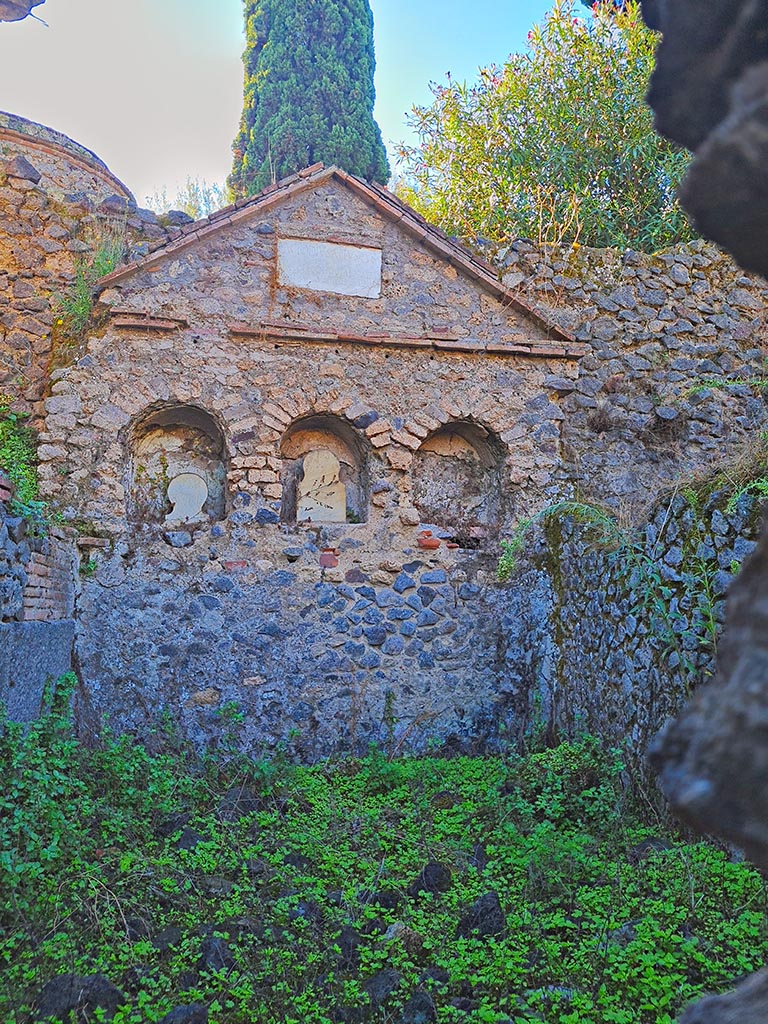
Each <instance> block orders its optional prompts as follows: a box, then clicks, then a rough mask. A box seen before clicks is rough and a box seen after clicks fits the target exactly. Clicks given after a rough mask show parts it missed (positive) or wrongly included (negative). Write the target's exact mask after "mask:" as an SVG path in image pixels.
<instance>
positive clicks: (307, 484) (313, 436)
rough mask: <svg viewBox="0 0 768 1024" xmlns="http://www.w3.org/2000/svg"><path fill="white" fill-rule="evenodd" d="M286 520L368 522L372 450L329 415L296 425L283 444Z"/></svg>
mask: <svg viewBox="0 0 768 1024" xmlns="http://www.w3.org/2000/svg"><path fill="white" fill-rule="evenodd" d="M280 455H281V457H282V460H283V469H282V474H281V480H282V485H283V505H282V510H281V518H282V520H283V522H285V523H301V522H313V523H364V522H367V520H368V505H369V500H370V483H369V457H370V451H369V448H368V446H367V444H366V442H365V441H364V439H363V438H362V436H361V435H360V434H359V433H358V431H356V430H355V429H354V427H352V426H350V425H349V424H348V423H346V422H345V421H344V420H343V419H341V418H340V417H338V416H333V415H328V414H318V415H315V416H307V417H304V418H302V419H300V420H297V421H296V422H295V423H293V424H292V425H291V426H290V427H289V428H288V430H287V431H286V433H285V434H284V435H283V439H282V441H281V443H280Z"/></svg>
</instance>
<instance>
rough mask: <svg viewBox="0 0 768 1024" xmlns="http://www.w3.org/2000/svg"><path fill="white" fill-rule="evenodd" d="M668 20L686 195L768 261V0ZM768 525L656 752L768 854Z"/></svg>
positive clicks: (751, 990)
mask: <svg viewBox="0 0 768 1024" xmlns="http://www.w3.org/2000/svg"><path fill="white" fill-rule="evenodd" d="M641 2H642V4H643V13H644V16H645V18H646V20H647V22H648V23H649V24H650V25H651V26H652V27H653V28H656V29H658V30H660V31H661V32H662V33H663V41H662V43H661V45H660V47H659V51H658V62H657V67H656V71H655V74H654V77H653V82H652V86H651V91H650V95H649V99H650V102H651V105H652V106H653V108H654V111H655V114H656V124H657V127H658V128H659V130H660V131H662V132H663V133H664V134H665V135H667V136H668V137H669V138H671V139H673V140H674V141H676V142H679V143H680V144H681V145H685V146H688V147H689V148H691V149H693V150H694V160H693V163H692V165H691V169H690V171H689V174H688V176H687V178H686V181H685V184H684V187H683V191H682V200H683V204H684V205H685V207H686V209H687V210H688V211H689V213H690V214H691V215H692V217H693V218H694V220H695V222H696V224H697V226H698V227H699V228H700V229H701V230H702V231H703V232H704V233H705V234H706V235H707V236H708V237H710V238H712V239H713V240H714V241H716V242H718V243H719V244H720V245H722V246H724V247H725V248H726V249H728V250H729V251H730V252H731V253H733V255H734V256H735V257H736V258H737V260H738V261H739V262H740V263H741V265H742V266H743V267H745V268H746V269H749V270H755V271H758V272H760V273H762V274H766V273H768V244H767V243H766V238H768V181H767V180H766V176H765V164H766V160H768V3H767V2H766V0H721V2H719V3H717V4H706V5H703V4H701V3H700V2H699V0H641ZM767 624H768V527H767V526H766V525H765V524H764V526H763V535H762V538H761V540H760V543H759V545H758V548H757V549H756V551H755V552H754V554H753V555H752V557H751V559H750V560H749V562H748V563H747V564H746V566H745V568H744V570H743V571H742V573H741V575H740V576H739V577H738V578H737V580H736V582H735V584H734V586H733V588H732V590H731V594H730V599H729V603H728V613H727V630H726V636H725V639H724V641H723V643H722V644H721V649H720V665H719V672H718V678H717V679H716V681H715V682H714V683H713V684H712V685H710V686H707V687H706V688H704V689H702V690H700V691H699V692H698V693H697V694H696V695H695V696H694V698H693V700H692V701H691V702H690V704H689V705H688V707H687V708H686V710H685V711H684V712H683V714H682V715H681V716H680V718H679V719H678V720H677V721H676V722H673V723H671V724H670V725H669V726H668V727H667V729H666V731H665V732H664V734H663V735H662V736H661V737H660V738H659V740H658V742H657V743H656V746H655V750H654V752H653V760H654V763H655V765H656V767H657V768H658V769H659V772H660V774H661V781H662V785H663V788H664V791H665V792H666V794H667V795H668V796H669V798H670V800H671V802H672V804H673V806H674V808H675V810H676V811H677V812H678V813H679V814H681V816H683V817H684V818H685V819H686V820H687V821H688V822H690V823H691V824H693V825H695V826H696V827H697V828H699V829H701V830H702V831H704V832H708V833H715V834H718V835H720V836H723V837H725V838H727V839H729V840H731V841H733V842H735V843H737V844H738V845H739V846H741V847H743V849H744V850H745V851H746V852H747V853H748V855H749V856H750V857H751V858H752V859H753V860H754V861H755V862H756V863H757V864H759V865H761V866H762V867H763V868H764V869H765V868H766V867H767V866H768V796H766V790H765V778H766V770H767V769H768V632H767V631H766V625H767ZM766 1019H768V973H767V972H766V971H761V972H759V973H758V974H756V975H754V976H753V977H752V978H750V979H748V980H747V981H746V982H744V983H743V984H741V985H740V986H738V988H737V989H736V990H735V991H734V992H730V993H727V994H726V995H722V996H713V997H710V998H708V999H704V1000H703V1001H701V1002H700V1003H698V1004H697V1005H695V1006H693V1007H690V1008H689V1009H688V1010H687V1011H686V1012H685V1013H684V1014H683V1016H682V1018H681V1024H710V1022H712V1024H714V1022H717V1024H730V1022H733V1024H736V1022H738V1024H763V1022H764V1021H765V1020H766Z"/></svg>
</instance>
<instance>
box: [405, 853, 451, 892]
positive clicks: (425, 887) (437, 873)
mask: <svg viewBox="0 0 768 1024" xmlns="http://www.w3.org/2000/svg"><path fill="white" fill-rule="evenodd" d="M452 877H453V876H452V875H451V869H450V868H449V867H447V866H446V865H445V864H441V863H440V862H439V861H435V860H432V861H430V862H429V863H428V864H425V866H424V867H423V868H422V869H421V871H420V872H419V875H418V877H417V878H415V879H414V880H413V882H411V884H410V885H409V887H408V895H409V896H418V895H419V893H420V892H431V893H438V892H448V890H449V889H450V887H451V881H452Z"/></svg>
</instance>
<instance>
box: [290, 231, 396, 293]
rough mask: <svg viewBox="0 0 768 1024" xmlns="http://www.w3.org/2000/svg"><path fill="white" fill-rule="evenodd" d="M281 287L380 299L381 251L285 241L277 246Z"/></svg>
mask: <svg viewBox="0 0 768 1024" xmlns="http://www.w3.org/2000/svg"><path fill="white" fill-rule="evenodd" d="M277 259H278V268H279V278H280V284H284V285H288V286H289V287H292V288H307V289H311V290H312V291H317V292H334V293H335V294H336V295H359V296H362V297H363V298H367V299H377V298H378V297H379V296H380V295H381V249H370V248H362V247H361V246H356V245H341V244H339V243H337V242H314V241H309V240H307V239H301V238H282V239H281V240H280V241H279V242H278V244H277Z"/></svg>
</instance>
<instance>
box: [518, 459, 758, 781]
mask: <svg viewBox="0 0 768 1024" xmlns="http://www.w3.org/2000/svg"><path fill="white" fill-rule="evenodd" d="M602 515H603V513H601V511H600V510H599V509H596V510H594V513H589V512H586V511H585V512H584V513H581V514H579V515H577V516H574V515H573V514H570V513H566V514H564V515H553V516H552V517H551V518H545V519H544V520H543V521H542V524H541V528H540V529H539V530H532V531H531V533H530V536H529V538H528V539H529V544H528V547H527V553H526V554H524V555H523V556H522V557H521V559H520V562H519V565H518V568H517V569H516V570H515V572H514V573H513V574H512V577H511V579H510V581H509V583H508V584H507V588H506V591H505V592H504V595H503V597H502V598H501V601H500V616H501V634H502V636H503V637H504V642H505V645H506V646H505V651H504V660H505V666H506V671H505V675H506V678H507V680H508V685H509V687H510V692H512V693H513V694H514V695H515V696H514V700H513V704H514V707H515V710H516V713H517V721H516V723H515V727H516V729H515V731H516V734H517V735H519V734H520V732H521V731H525V730H531V729H545V730H546V731H548V732H549V734H550V735H556V734H557V733H561V734H567V735H574V734H575V733H578V732H579V731H582V730H585V729H586V730H588V731H590V732H592V733H594V734H596V735H599V736H601V737H603V738H604V739H605V740H606V741H607V742H609V743H612V744H615V745H617V746H624V747H626V749H627V750H628V752H629V756H630V757H631V758H632V759H633V761H634V762H635V763H636V764H638V766H642V761H643V755H644V752H645V751H646V749H647V746H648V743H649V742H650V740H651V739H652V738H653V736H654V735H655V734H656V733H657V732H658V730H659V728H660V726H661V725H662V723H664V722H665V721H666V720H668V719H669V718H670V717H672V716H673V715H674V714H676V713H677V711H678V710H679V708H680V707H681V705H682V704H683V703H684V701H685V700H686V698H687V697H688V696H689V695H690V692H691V690H692V689H694V688H695V687H697V686H698V685H699V684H700V683H702V682H703V681H705V680H706V679H709V678H710V677H711V676H712V675H713V674H714V671H715V644H716V639H717V638H718V637H719V635H720V631H721V627H722V623H723V620H724V605H725V595H726V592H727V590H728V588H729V586H730V584H731V582H732V580H733V578H734V574H735V573H736V572H738V570H739V567H740V566H741V563H742V561H743V559H744V558H746V556H747V555H748V554H750V552H751V551H752V550H753V548H754V547H755V542H756V538H757V535H758V533H759V526H760V501H759V499H758V498H757V497H756V496H755V495H754V494H750V493H748V492H747V493H743V494H739V492H738V490H734V487H733V486H732V485H730V486H729V485H727V482H726V481H724V480H723V479H722V478H719V477H718V478H715V480H714V481H710V482H709V483H707V482H704V481H701V480H700V481H699V482H698V487H697V489H695V490H694V489H688V490H686V492H685V494H682V493H679V492H676V491H670V492H668V493H667V494H666V495H665V496H664V497H663V499H662V500H661V501H660V502H657V504H656V505H655V507H654V508H653V509H652V510H651V514H650V518H649V521H647V522H646V523H645V524H639V525H638V524H624V525H623V526H619V525H618V523H616V521H615V520H614V519H613V518H611V521H610V525H609V526H608V527H606V525H605V520H604V519H602ZM529 624H535V628H534V629H532V630H531V629H529V628H528V627H529Z"/></svg>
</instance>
